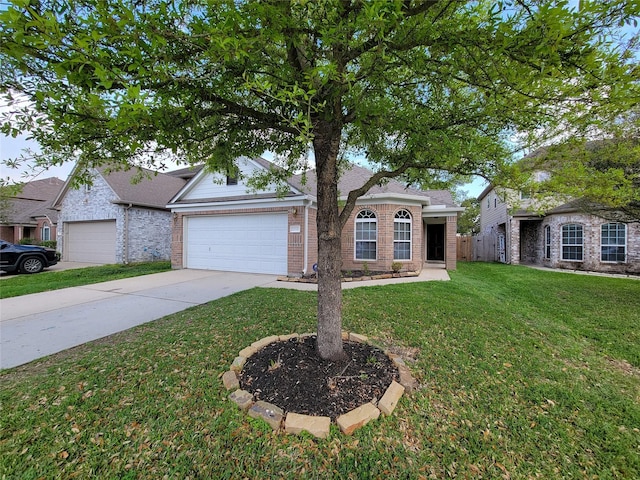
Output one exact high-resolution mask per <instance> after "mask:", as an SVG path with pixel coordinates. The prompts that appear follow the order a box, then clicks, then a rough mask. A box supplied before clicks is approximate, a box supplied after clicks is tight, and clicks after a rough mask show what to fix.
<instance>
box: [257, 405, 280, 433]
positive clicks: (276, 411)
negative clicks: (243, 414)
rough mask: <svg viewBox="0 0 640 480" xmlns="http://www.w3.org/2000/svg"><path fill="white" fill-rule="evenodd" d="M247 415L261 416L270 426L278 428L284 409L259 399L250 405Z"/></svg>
mask: <svg viewBox="0 0 640 480" xmlns="http://www.w3.org/2000/svg"><path fill="white" fill-rule="evenodd" d="M249 416H250V417H251V418H261V419H262V420H264V421H265V422H267V423H268V424H269V425H271V428H273V429H274V430H278V429H279V428H280V424H281V423H282V419H283V418H284V411H283V410H282V409H281V408H280V407H277V406H276V405H273V404H271V403H268V402H263V401H262V400H260V401H258V402H256V403H254V404H253V405H252V406H251V408H250V409H249Z"/></svg>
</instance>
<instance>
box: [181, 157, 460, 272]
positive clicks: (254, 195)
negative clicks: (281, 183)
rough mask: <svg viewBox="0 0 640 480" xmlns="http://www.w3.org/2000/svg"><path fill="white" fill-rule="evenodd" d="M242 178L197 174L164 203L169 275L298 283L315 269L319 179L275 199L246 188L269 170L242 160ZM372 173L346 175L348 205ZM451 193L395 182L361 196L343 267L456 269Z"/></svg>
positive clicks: (271, 191)
mask: <svg viewBox="0 0 640 480" xmlns="http://www.w3.org/2000/svg"><path fill="white" fill-rule="evenodd" d="M237 165H238V167H239V170H240V175H238V178H235V177H230V176H225V175H221V174H214V173H210V172H208V171H206V170H205V169H201V170H200V171H198V172H197V173H196V175H195V176H193V178H191V179H190V180H189V181H188V183H187V184H186V185H185V186H184V187H183V188H182V189H181V190H180V191H179V192H178V193H177V195H176V196H175V197H174V198H173V199H172V200H171V202H170V203H169V205H168V206H169V207H170V208H171V211H172V213H173V217H172V227H173V228H172V244H171V261H172V266H173V267H174V268H196V269H211V270H225V271H238V272H253V273H268V274H280V275H289V276H302V275H307V274H311V273H313V266H314V264H315V263H316V262H317V230H316V215H317V202H316V196H315V195H316V193H315V192H316V184H315V173H314V172H313V171H312V172H308V173H307V175H306V177H304V180H306V182H305V181H303V176H302V175H297V176H294V177H292V178H290V179H289V181H288V184H287V187H288V190H287V191H286V192H284V194H280V195H278V192H277V191H276V187H275V186H272V187H270V188H266V189H264V190H260V191H252V190H251V189H249V188H248V187H247V184H246V181H245V179H246V178H249V177H251V176H252V175H255V174H257V173H259V172H264V171H265V170H269V169H270V168H274V166H273V165H272V164H271V163H270V162H268V161H267V160H265V159H263V158H246V157H242V158H240V159H238V162H237ZM371 174H372V173H371V172H370V171H369V170H367V169H365V168H362V167H359V166H355V165H353V166H351V168H350V169H349V170H347V171H345V172H343V174H342V176H341V179H340V183H339V185H338V188H339V191H340V194H341V197H340V199H339V200H342V201H344V200H346V196H347V194H348V193H349V191H351V190H353V189H354V188H356V187H360V186H361V185H363V184H364V183H365V182H366V180H367V179H368V178H369V177H370V176H371ZM462 210H463V209H462V208H460V207H459V206H457V205H455V204H454V203H453V201H452V198H451V194H450V193H449V192H447V191H440V190H437V191H421V190H417V189H413V188H407V187H405V186H404V185H402V184H401V183H399V182H397V181H395V180H391V181H389V182H388V183H386V184H384V185H383V186H376V187H374V188H372V189H371V190H370V191H369V192H368V193H367V194H366V195H365V196H363V197H361V198H360V199H358V201H357V204H356V208H355V209H354V211H353V213H352V214H351V217H350V219H349V220H348V221H347V223H346V225H345V227H344V229H343V232H342V256H343V258H342V268H343V270H359V269H364V268H365V265H366V268H368V269H369V270H371V271H376V270H380V271H389V270H390V269H391V264H392V263H393V262H401V263H402V265H403V269H404V270H420V269H421V268H422V266H423V265H424V263H425V262H436V263H438V264H439V265H441V266H443V267H445V268H448V269H455V268H456V225H457V216H458V213H459V212H461V211H462Z"/></svg>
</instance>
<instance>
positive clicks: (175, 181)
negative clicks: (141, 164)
mask: <svg viewBox="0 0 640 480" xmlns="http://www.w3.org/2000/svg"><path fill="white" fill-rule="evenodd" d="M99 170H100V173H101V174H102V176H103V177H104V179H105V181H106V182H107V183H108V184H109V186H110V187H111V188H112V189H113V191H114V192H115V194H116V195H117V196H118V198H119V200H120V202H119V203H131V204H134V205H139V206H147V207H158V208H165V207H166V205H167V203H169V201H170V200H171V199H172V198H173V196H174V195H175V194H176V193H178V191H179V190H180V189H181V188H182V187H184V185H185V183H186V182H187V180H185V179H184V178H180V177H177V176H174V175H169V174H167V173H159V172H154V171H152V170H146V169H143V170H142V171H143V172H144V174H145V175H144V176H143V177H142V179H141V180H140V181H139V182H137V183H132V180H133V179H134V178H135V177H136V175H138V174H139V173H140V172H139V171H138V169H130V170H125V171H114V172H110V173H106V170H104V169H99Z"/></svg>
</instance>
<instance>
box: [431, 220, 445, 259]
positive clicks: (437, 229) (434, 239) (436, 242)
mask: <svg viewBox="0 0 640 480" xmlns="http://www.w3.org/2000/svg"><path fill="white" fill-rule="evenodd" d="M444 246H445V242H444V224H443V223H441V224H437V225H429V224H427V261H428V262H444Z"/></svg>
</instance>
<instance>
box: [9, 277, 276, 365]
mask: <svg viewBox="0 0 640 480" xmlns="http://www.w3.org/2000/svg"><path fill="white" fill-rule="evenodd" d="M276 279H277V277H276V276H273V275H256V274H249V273H230V272H218V271H208V270H172V271H168V272H162V273H154V274H151V275H145V276H142V277H134V278H126V279H122V280H114V281H111V282H104V283H98V284H94V285H86V286H82V287H72V288H65V289H62V290H54V291H51V292H44V293H34V294H31V295H23V296H20V297H13V298H6V299H3V300H0V368H11V367H15V366H18V365H22V364H24V363H28V362H30V361H32V360H36V359H38V358H41V357H44V356H47V355H51V354H53V353H57V352H60V351H62V350H66V349H68V348H71V347H75V346H77V345H81V344H83V343H86V342H89V341H92V340H96V339H98V338H102V337H105V336H108V335H111V334H113V333H116V332H120V331H122V330H126V329H128V328H131V327H134V326H136V325H140V324H143V323H147V322H150V321H152V320H156V319H158V318H161V317H164V316H165V315H170V314H172V313H176V312H179V311H181V310H185V309H186V308H189V307H192V306H195V305H201V304H203V303H207V302H209V301H211V300H215V299H217V298H221V297H224V296H227V295H231V294H232V293H235V292H239V291H241V290H246V289H249V288H253V287H257V286H266V285H269V284H273V283H275V282H276Z"/></svg>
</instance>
